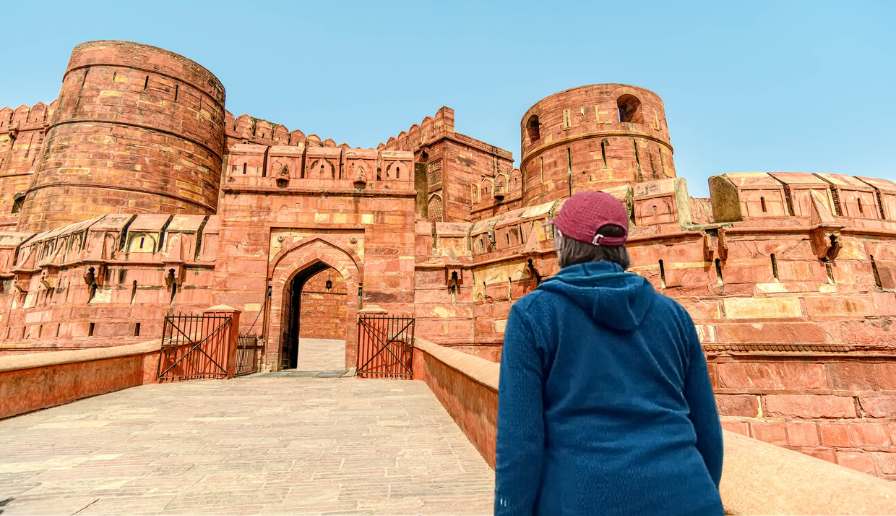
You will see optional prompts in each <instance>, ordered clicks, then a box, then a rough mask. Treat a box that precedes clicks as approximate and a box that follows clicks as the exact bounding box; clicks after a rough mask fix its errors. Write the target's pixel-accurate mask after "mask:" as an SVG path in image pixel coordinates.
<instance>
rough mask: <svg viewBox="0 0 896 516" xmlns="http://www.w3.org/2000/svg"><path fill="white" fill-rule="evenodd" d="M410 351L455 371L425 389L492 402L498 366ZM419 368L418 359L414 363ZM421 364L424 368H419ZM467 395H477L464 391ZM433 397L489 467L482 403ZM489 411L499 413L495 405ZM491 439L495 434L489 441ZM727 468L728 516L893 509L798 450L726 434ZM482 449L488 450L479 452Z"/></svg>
mask: <svg viewBox="0 0 896 516" xmlns="http://www.w3.org/2000/svg"><path fill="white" fill-rule="evenodd" d="M415 347H416V348H417V350H418V351H420V352H423V353H426V354H427V355H428V356H429V357H431V358H432V359H435V360H437V361H439V362H441V363H442V364H444V365H445V366H447V368H448V370H451V371H455V372H456V373H457V376H458V377H457V378H455V379H454V380H453V381H450V382H447V381H446V378H432V379H431V378H427V377H426V376H425V374H427V372H429V371H431V369H430V368H426V371H420V372H419V373H418V371H417V370H416V369H415V377H420V376H421V375H424V376H423V377H422V378H420V379H422V380H423V381H426V382H427V384H429V386H430V388H431V389H433V390H434V392H436V390H437V389H438V390H440V391H444V388H445V387H446V386H451V385H454V386H461V387H462V386H463V383H464V381H467V382H475V383H477V384H479V385H482V386H484V387H486V391H494V392H493V393H494V394H495V395H494V396H491V395H488V396H487V398H489V397H490V398H491V399H494V400H495V401H494V403H497V395H496V394H497V389H498V379H499V375H500V365H499V364H497V363H495V362H490V361H488V360H485V359H483V358H479V357H476V356H473V355H468V354H466V353H463V352H461V351H457V350H454V349H450V348H446V347H444V346H440V345H438V344H435V343H433V342H430V341H428V340H425V339H421V338H417V339H416V343H415ZM417 363H418V361H417V359H415V366H416V364H417ZM421 365H422V364H421ZM463 390H464V391H465V393H466V394H467V395H469V394H472V393H475V392H476V391H475V390H470V389H463ZM446 394H448V393H445V392H436V396H437V398H439V401H441V402H442V404H443V406H444V407H445V408H446V410H447V411H448V412H449V414H451V416H452V417H453V418H454V420H455V421H456V422H458V425H459V426H460V427H461V429H462V430H463V431H464V433H466V434H467V437H468V438H469V439H470V440H471V441H472V442H473V443H474V445H476V447H477V449H479V450H480V453H482V454H483V456H484V458H485V460H486V461H487V462H488V463H489V464H490V465H493V464H494V456H488V455H490V454H491V453H493V450H494V445H493V443H489V444H491V445H490V446H488V445H484V443H482V442H481V441H482V440H483V438H484V437H485V436H489V437H491V436H494V435H495V433H494V431H495V429H494V428H491V429H487V428H482V426H483V425H487V424H489V422H490V420H491V418H489V417H482V416H483V414H472V413H462V412H464V411H469V410H476V409H477V408H478V409H482V407H483V406H484V405H483V403H488V400H487V399H483V400H478V401H476V402H474V400H465V402H464V403H458V402H457V401H458V400H455V399H451V398H452V397H446V396H445V395H446ZM489 412H493V413H494V414H497V406H495V407H494V408H491V409H490V410H489ZM492 438H493V437H492ZM724 439H725V465H724V472H723V474H722V485H721V489H720V490H721V493H722V500H723V501H724V504H725V509H726V512H727V513H728V514H744V515H746V514H891V513H893V512H894V507H896V484H894V483H891V482H887V481H886V480H882V479H879V478H876V477H873V476H871V475H867V474H864V473H860V472H858V471H853V470H851V469H848V468H844V467H842V466H837V465H835V464H832V463H830V462H827V461H824V460H821V459H817V458H814V457H810V456H808V455H804V454H802V453H799V452H796V451H792V450H788V449H785V448H781V447H779V446H775V445H772V444H768V443H763V442H761V441H757V440H755V439H751V438H749V437H745V436H742V435H738V434H735V433H733V432H727V431H726V432H725V433H724ZM483 450H486V451H483Z"/></svg>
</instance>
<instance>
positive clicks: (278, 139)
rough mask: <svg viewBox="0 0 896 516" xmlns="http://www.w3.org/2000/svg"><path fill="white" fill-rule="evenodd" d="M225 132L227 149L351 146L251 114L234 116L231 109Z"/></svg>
mask: <svg viewBox="0 0 896 516" xmlns="http://www.w3.org/2000/svg"><path fill="white" fill-rule="evenodd" d="M224 133H225V135H226V137H227V149H228V150H229V149H230V148H231V147H233V146H234V145H241V144H255V145H265V146H268V147H271V146H297V145H305V146H308V147H349V146H348V144H345V143H342V144H337V143H336V142H335V141H334V140H333V139H332V138H327V139H326V140H321V139H320V137H319V136H317V135H316V134H310V135H307V136H306V135H305V133H303V132H302V131H300V130H299V129H295V130H292V131H290V130H289V129H288V128H287V127H286V126H284V125H282V124H277V123H272V122H269V121H267V120H264V119H261V118H256V117H254V116H251V115H246V114H243V115H240V116H238V117H234V116H233V114H231V113H230V112H229V111H227V112H226V113H225V124H224Z"/></svg>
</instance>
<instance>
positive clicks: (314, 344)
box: [296, 338, 345, 371]
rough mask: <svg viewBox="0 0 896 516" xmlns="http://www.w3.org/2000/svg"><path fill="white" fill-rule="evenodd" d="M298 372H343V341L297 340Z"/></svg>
mask: <svg viewBox="0 0 896 516" xmlns="http://www.w3.org/2000/svg"><path fill="white" fill-rule="evenodd" d="M296 369H297V370H299V371H345V341H344V340H333V339H309V338H303V339H299V366H298V367H297V368H296Z"/></svg>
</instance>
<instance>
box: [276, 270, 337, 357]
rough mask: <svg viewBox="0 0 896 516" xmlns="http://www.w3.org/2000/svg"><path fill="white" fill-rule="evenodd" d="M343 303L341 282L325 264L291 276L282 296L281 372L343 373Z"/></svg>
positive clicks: (335, 273)
mask: <svg viewBox="0 0 896 516" xmlns="http://www.w3.org/2000/svg"><path fill="white" fill-rule="evenodd" d="M346 301H347V291H346V286H345V281H344V280H343V278H342V275H341V274H340V273H339V271H337V270H336V269H334V268H332V267H330V266H329V265H328V264H326V263H324V262H315V263H313V264H311V265H310V266H308V267H306V268H305V269H303V270H302V271H300V272H299V273H297V274H296V275H295V277H294V278H293V279H292V280H291V281H290V283H289V286H288V288H287V290H286V292H285V293H284V303H285V305H286V306H284V310H283V317H284V320H283V323H282V326H281V327H282V328H283V340H282V343H283V344H282V345H283V348H282V353H281V365H280V368H281V369H301V370H307V371H323V370H327V371H329V370H336V369H344V363H345V357H344V355H345V334H346V324H347V321H346V317H347V316H346V313H347V310H346ZM303 347H304V348H307V349H304V350H303V349H301V348H303Z"/></svg>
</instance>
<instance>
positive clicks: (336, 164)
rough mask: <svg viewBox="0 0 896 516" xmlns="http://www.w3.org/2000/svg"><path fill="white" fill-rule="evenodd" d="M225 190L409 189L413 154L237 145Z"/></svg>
mask: <svg viewBox="0 0 896 516" xmlns="http://www.w3.org/2000/svg"><path fill="white" fill-rule="evenodd" d="M224 169H225V173H224V176H225V179H224V187H223V188H224V190H225V191H234V190H246V189H262V190H269V191H274V192H276V191H295V190H303V191H306V190H327V191H333V190H334V189H336V190H339V189H342V190H349V191H364V192H368V193H372V192H388V191H396V190H400V191H412V190H413V186H414V167H413V155H412V154H411V153H410V152H406V151H397V150H377V149H352V148H349V147H347V146H340V147H335V146H319V145H314V144H309V143H307V142H299V143H297V144H295V145H273V146H266V145H258V144H235V145H233V146H231V149H230V152H229V154H228V155H227V159H226V162H225V166H224Z"/></svg>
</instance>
